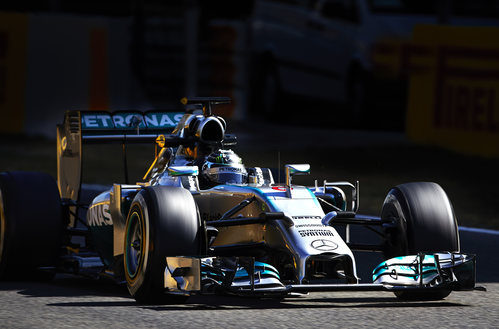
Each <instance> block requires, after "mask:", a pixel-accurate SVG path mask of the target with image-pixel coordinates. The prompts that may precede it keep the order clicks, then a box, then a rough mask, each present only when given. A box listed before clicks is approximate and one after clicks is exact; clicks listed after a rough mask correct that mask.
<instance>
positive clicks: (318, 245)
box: [310, 239, 338, 251]
mask: <svg viewBox="0 0 499 329" xmlns="http://www.w3.org/2000/svg"><path fill="white" fill-rule="evenodd" d="M310 246H311V247H312V248H314V249H317V250H320V251H331V250H335V249H336V248H338V245H337V244H336V243H334V242H333V241H331V240H325V239H319V240H314V241H312V243H311V244H310Z"/></svg>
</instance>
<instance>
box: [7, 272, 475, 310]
mask: <svg viewBox="0 0 499 329" xmlns="http://www.w3.org/2000/svg"><path fill="white" fill-rule="evenodd" d="M9 290H10V291H16V290H17V293H18V294H21V295H25V296H28V297H55V298H57V297H68V298H69V297H73V298H74V297H85V299H86V297H105V298H106V300H95V299H93V300H88V299H86V300H82V301H74V299H73V300H72V301H68V302H64V301H60V300H58V301H57V302H55V303H48V304H47V306H54V307H138V308H143V309H149V310H155V311H176V310H177V311H183V310H198V311H199V310H201V311H202V310H224V309H227V310H229V309H234V310H237V309H304V308H308V309H314V308H315V309H320V308H395V307H411V308H414V307H466V306H468V305H467V304H461V303H456V302H451V301H446V300H443V301H437V302H403V301H399V300H397V299H396V298H395V297H394V296H390V295H388V296H386V297H378V296H372V297H370V296H367V297H356V296H352V297H334V296H332V297H329V296H323V295H322V296H323V297H315V296H314V294H311V295H309V296H302V297H298V298H285V299H284V298H280V299H270V298H267V299H263V298H251V297H237V296H216V295H210V296H206V295H203V296H201V295H198V296H192V297H191V298H189V300H188V301H187V302H186V303H185V304H170V305H140V304H137V303H136V302H135V300H133V299H132V298H131V297H130V295H129V294H128V291H127V289H126V287H125V286H124V285H118V284H116V283H114V282H113V281H111V280H102V279H101V280H92V279H85V278H79V277H71V276H70V277H63V278H58V279H56V280H54V281H51V282H44V283H40V282H1V283H0V292H1V291H9ZM110 298H111V299H112V300H110Z"/></svg>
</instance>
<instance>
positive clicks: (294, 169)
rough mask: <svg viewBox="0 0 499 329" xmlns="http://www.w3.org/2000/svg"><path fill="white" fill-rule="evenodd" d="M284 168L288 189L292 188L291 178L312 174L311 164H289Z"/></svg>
mask: <svg viewBox="0 0 499 329" xmlns="http://www.w3.org/2000/svg"><path fill="white" fill-rule="evenodd" d="M284 167H285V169H286V186H288V187H291V178H292V177H293V176H294V175H308V174H310V165H309V164H287V165H285V166H284Z"/></svg>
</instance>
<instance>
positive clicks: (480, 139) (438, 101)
mask: <svg viewBox="0 0 499 329" xmlns="http://www.w3.org/2000/svg"><path fill="white" fill-rule="evenodd" d="M498 35H499V28H495V27H454V26H432V25H422V26H417V27H416V28H415V29H414V35H413V41H412V42H411V45H410V47H411V48H412V51H411V52H410V57H409V76H410V90H409V102H408V111H407V134H408V136H409V138H410V139H412V140H414V141H416V142H421V143H428V144H435V145H440V146H443V147H446V148H449V149H453V150H456V151H458V152H462V153H466V154H473V155H482V156H499V38H498V37H497V36H498Z"/></svg>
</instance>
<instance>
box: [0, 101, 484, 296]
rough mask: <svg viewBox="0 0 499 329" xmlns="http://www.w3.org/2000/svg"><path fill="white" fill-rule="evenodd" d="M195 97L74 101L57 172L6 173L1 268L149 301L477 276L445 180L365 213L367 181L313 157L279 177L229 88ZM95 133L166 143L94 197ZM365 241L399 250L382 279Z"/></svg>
mask: <svg viewBox="0 0 499 329" xmlns="http://www.w3.org/2000/svg"><path fill="white" fill-rule="evenodd" d="M182 101H183V104H184V105H185V106H186V113H171V112H158V111H150V112H145V113H140V112H115V113H108V112H78V111H70V112H67V113H66V115H65V119H64V123H63V124H62V125H59V126H58V127H57V135H58V136H57V153H58V162H57V173H58V177H57V179H58V181H57V184H56V183H55V182H54V181H53V179H52V178H51V177H50V176H48V175H46V174H40V173H26V172H5V173H1V174H0V218H1V226H0V278H2V279H8V278H20V277H21V278H28V279H29V278H50V277H52V276H53V275H54V273H56V272H66V273H74V274H81V275H93V276H107V277H109V276H110V277H112V278H114V279H115V280H116V281H117V282H122V281H126V284H127V286H128V290H129V292H130V294H131V295H132V296H133V297H134V298H135V299H136V300H137V301H138V302H140V303H163V302H172V301H173V302H181V301H183V300H185V298H187V297H188V296H189V295H192V294H196V293H228V294H235V295H251V296H265V297H272V296H276V297H280V298H282V297H286V296H289V295H293V294H296V293H306V292H313V291H340V290H341V291H375V290H380V291H381V290H383V291H390V292H394V293H395V294H396V295H397V296H398V297H399V298H402V299H418V300H436V299H442V298H445V297H446V296H447V295H449V294H450V292H451V291H453V290H473V289H476V288H475V256H474V255H469V254H462V253H460V243H459V235H458V228H457V222H456V218H455V215H454V211H453V208H452V205H451V203H450V201H449V199H448V197H447V195H446V194H445V192H444V190H443V189H442V188H441V187H440V186H439V185H437V184H435V183H428V182H418V183H408V184H402V185H398V186H396V187H394V188H393V189H391V190H390V191H389V193H388V195H387V197H386V199H385V201H384V203H383V206H382V210H381V216H380V217H376V216H365V215H360V214H358V213H357V211H358V207H359V183H358V182H355V183H349V182H327V181H324V183H323V184H322V185H320V186H319V185H318V184H317V183H316V184H315V186H313V187H305V186H299V185H295V184H293V183H292V179H293V177H294V176H296V175H306V174H309V172H310V166H309V165H307V164H288V165H285V167H284V175H285V183H284V184H276V183H275V181H274V178H273V177H274V174H273V172H272V170H270V169H269V168H260V167H254V168H246V167H245V166H244V165H243V162H242V160H241V158H240V157H239V156H238V155H237V154H236V153H235V152H234V151H232V150H231V146H233V145H235V144H236V142H237V139H236V137H235V136H233V135H230V134H226V122H225V120H224V119H223V118H221V117H219V116H216V115H214V114H213V113H212V107H213V106H214V105H217V104H225V103H228V102H229V101H230V100H229V99H228V98H220V97H210V98H191V99H183V100H182ZM87 143H120V144H123V145H126V144H128V143H151V144H153V143H155V144H156V145H157V147H158V152H157V155H156V157H155V159H154V161H153V162H152V164H151V165H150V168H149V170H148V171H147V173H146V174H145V176H144V178H143V181H142V182H139V183H137V184H136V185H129V184H128V183H127V184H114V185H113V186H112V188H111V189H110V190H108V191H105V192H103V193H101V194H99V195H98V196H96V197H95V199H94V200H93V202H91V204H90V205H88V204H82V202H80V194H81V191H80V190H81V171H82V170H81V168H82V150H83V148H82V145H84V144H87ZM278 170H280V169H279V168H278ZM87 209H88V210H87ZM85 210H87V211H86V219H84V218H81V217H82V216H81V214H82V213H84V212H85ZM354 225H356V226H362V227H368V228H370V229H372V230H375V231H376V232H377V233H378V235H379V236H380V237H381V239H380V241H379V243H378V244H372V243H371V244H358V243H355V244H354V243H351V241H350V238H349V235H350V233H349V228H350V227H351V226H354ZM339 226H342V227H346V229H345V234H344V236H345V238H342V236H341V235H340V234H339V233H338V230H337V229H335V228H337V227H339ZM75 241H79V242H75ZM352 250H363V251H377V252H382V253H383V255H384V256H385V259H386V260H385V261H384V262H382V263H381V264H380V265H378V266H377V267H376V268H374V270H373V282H372V283H362V284H361V283H359V278H358V275H357V267H356V260H355V257H354V254H353V253H352Z"/></svg>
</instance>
